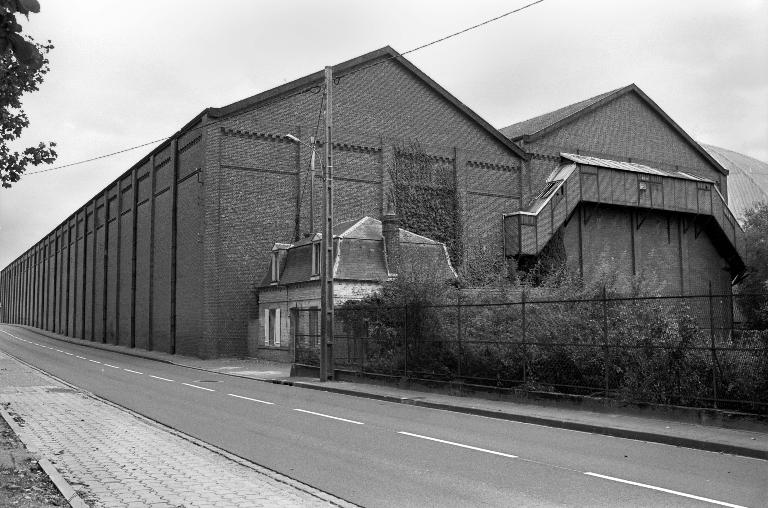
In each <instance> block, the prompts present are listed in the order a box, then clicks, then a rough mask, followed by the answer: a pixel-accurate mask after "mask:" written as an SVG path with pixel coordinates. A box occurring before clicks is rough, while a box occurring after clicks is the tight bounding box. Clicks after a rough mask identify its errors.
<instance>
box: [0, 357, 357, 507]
mask: <svg viewBox="0 0 768 508" xmlns="http://www.w3.org/2000/svg"><path fill="white" fill-rule="evenodd" d="M0 404H2V405H3V406H4V407H5V408H6V410H7V411H8V412H9V413H10V414H11V415H13V417H14V420H16V422H17V423H18V424H19V426H20V427H21V435H20V436H19V437H20V438H21V440H22V441H23V442H24V443H25V444H27V446H31V447H33V448H34V449H36V451H37V453H39V454H40V455H41V456H42V457H43V458H46V459H48V460H49V461H50V462H52V463H53V464H54V465H55V467H56V469H58V470H59V472H60V473H61V474H62V475H63V476H64V478H66V480H67V481H68V482H69V483H70V484H71V485H72V486H73V487H74V489H75V490H76V491H77V492H78V493H79V495H80V497H82V498H83V499H84V500H85V501H86V503H87V504H89V505H91V506H96V507H118V506H120V507H124V506H126V507H131V506H167V507H179V506H183V507H193V506H200V507H203V506H216V507H228V506H334V505H342V506H345V505H346V506H349V504H348V503H346V502H344V501H342V500H337V499H335V498H333V497H332V496H330V495H328V494H325V493H323V492H321V491H318V490H317V489H314V488H312V487H309V486H306V485H303V484H300V483H298V482H296V481H294V480H291V479H290V478H287V477H284V476H282V475H279V474H277V473H275V472H272V471H269V470H267V469H264V468H261V467H259V466H256V465H251V464H248V463H246V462H245V461H242V460H234V459H230V458H227V457H226V456H224V455H222V454H219V453H216V452H215V451H212V449H209V448H208V447H203V446H200V445H199V444H197V443H195V442H193V441H191V440H188V439H186V438H184V437H182V436H181V435H179V434H178V433H176V432H172V431H169V430H166V429H165V428H162V427H160V426H159V425H158V424H155V423H150V422H149V421H148V420H145V419H143V418H141V417H138V416H135V415H133V414H132V413H129V412H127V411H124V410H121V409H119V408H117V407H114V406H112V405H111V404H108V403H105V402H102V401H100V400H98V399H96V398H93V397H92V396H89V395H88V394H86V393H84V392H81V391H78V390H75V389H73V388H71V387H69V386H67V385H65V384H62V383H60V382H58V381H57V380H55V379H53V378H51V377H49V376H46V375H44V374H41V373H39V372H38V371H36V370H34V369H32V368H30V367H27V366H26V365H24V364H22V363H20V362H18V361H16V360H15V359H13V358H11V357H9V356H8V355H5V354H3V353H0Z"/></svg>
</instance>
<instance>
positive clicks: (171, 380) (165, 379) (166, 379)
mask: <svg viewBox="0 0 768 508" xmlns="http://www.w3.org/2000/svg"><path fill="white" fill-rule="evenodd" d="M149 377H153V378H155V379H159V380H160V381H169V382H171V383H173V382H174V381H173V379H168V378H167V377H160V376H153V375H152V374H150V375H149Z"/></svg>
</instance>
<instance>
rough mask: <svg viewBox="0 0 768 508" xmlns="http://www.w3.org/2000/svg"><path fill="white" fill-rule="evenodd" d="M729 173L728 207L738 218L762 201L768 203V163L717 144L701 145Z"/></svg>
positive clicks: (741, 217)
mask: <svg viewBox="0 0 768 508" xmlns="http://www.w3.org/2000/svg"><path fill="white" fill-rule="evenodd" d="M701 146H703V147H704V149H705V150H706V151H708V152H709V153H710V154H711V155H712V157H714V158H715V159H717V162H719V163H720V164H722V165H723V166H724V167H725V168H726V169H727V170H728V171H730V174H729V175H728V207H729V208H730V209H731V210H733V213H734V215H735V216H736V218H737V219H739V220H741V219H743V218H744V212H746V211H747V210H749V209H750V208H752V207H754V206H755V205H756V204H758V203H760V202H765V203H768V164H767V163H765V162H763V161H760V160H757V159H755V158H753V157H750V156H748V155H744V154H742V153H738V152H734V151H732V150H726V149H725V148H720V147H717V146H710V145H701Z"/></svg>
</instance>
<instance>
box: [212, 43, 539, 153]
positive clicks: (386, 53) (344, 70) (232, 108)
mask: <svg viewBox="0 0 768 508" xmlns="http://www.w3.org/2000/svg"><path fill="white" fill-rule="evenodd" d="M388 59H389V60H394V61H396V62H398V63H399V64H400V65H402V66H403V67H405V69H407V70H408V71H409V72H410V73H411V74H413V75H415V76H416V77H417V78H419V79H420V80H421V81H423V82H424V83H425V84H426V85H427V86H428V87H430V88H431V89H432V90H433V91H434V92H436V93H437V94H438V95H439V96H441V97H442V98H443V99H445V100H446V101H448V102H450V103H451V104H452V105H453V106H454V107H455V108H456V109H458V110H459V111H461V112H462V113H463V114H464V115H465V116H467V117H468V118H469V119H470V120H472V121H473V122H475V123H476V124H478V125H479V126H480V127H481V128H482V129H483V130H485V131H486V133H487V134H488V135H489V136H491V137H493V138H495V139H496V140H497V141H499V142H500V143H501V144H503V145H504V146H505V147H507V148H508V149H509V150H510V151H511V152H513V153H514V154H515V155H517V156H518V157H520V158H522V159H526V158H527V157H528V154H526V153H525V151H524V150H522V149H521V148H520V147H519V146H517V145H516V144H515V143H513V142H511V141H510V140H509V138H507V137H506V136H504V135H503V134H501V133H500V132H499V131H498V130H497V129H496V128H494V127H493V126H492V125H491V124H489V123H488V122H487V121H485V120H484V119H483V118H482V117H480V115H478V114H477V113H475V112H474V111H472V110H471V109H470V108H469V107H467V105H466V104H464V103H463V102H461V101H460V100H459V99H457V98H456V97H454V96H453V95H452V94H451V93H450V92H448V91H447V90H446V89H445V88H443V87H442V86H440V85H438V84H437V83H436V82H435V81H434V80H433V79H432V78H430V77H429V76H427V75H426V74H425V73H424V72H422V71H421V70H420V69H419V68H418V67H416V66H415V65H413V64H412V63H411V62H409V61H408V60H407V59H405V58H404V57H403V56H402V55H400V53H398V52H397V51H395V50H394V49H392V48H391V47H390V46H384V47H383V48H380V49H377V50H375V51H371V52H370V53H366V54H364V55H361V56H359V57H357V58H353V59H351V60H347V61H346V62H342V63H340V64H337V65H334V66H333V73H334V77H343V76H344V75H345V74H350V73H352V72H354V71H356V70H358V69H361V68H363V67H366V66H369V65H371V64H372V63H373V62H375V61H377V60H388ZM324 79H325V71H318V72H315V73H314V74H310V75H308V76H304V77H303V78H299V79H296V80H294V81H291V82H289V83H285V84H283V85H280V86H278V87H275V88H272V89H271V90H267V91H265V92H262V93H259V94H256V95H253V96H251V97H248V98H247V99H243V100H240V101H237V102H233V103H232V104H230V105H228V106H224V107H221V108H208V109H207V110H206V111H205V112H207V113H208V116H209V117H211V118H223V117H226V116H230V115H233V114H238V113H242V112H244V111H247V110H248V109H251V108H253V107H255V106H256V105H258V104H260V103H262V102H264V101H267V100H271V99H279V98H281V97H284V96H288V95H290V94H292V93H295V92H296V91H297V89H301V88H308V87H312V86H318V85H320V84H322V83H323V81H324Z"/></svg>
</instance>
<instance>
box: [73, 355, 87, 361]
mask: <svg viewBox="0 0 768 508" xmlns="http://www.w3.org/2000/svg"><path fill="white" fill-rule="evenodd" d="M75 358H80V359H81V360H87V358H86V357H84V356H80V355H75Z"/></svg>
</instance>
